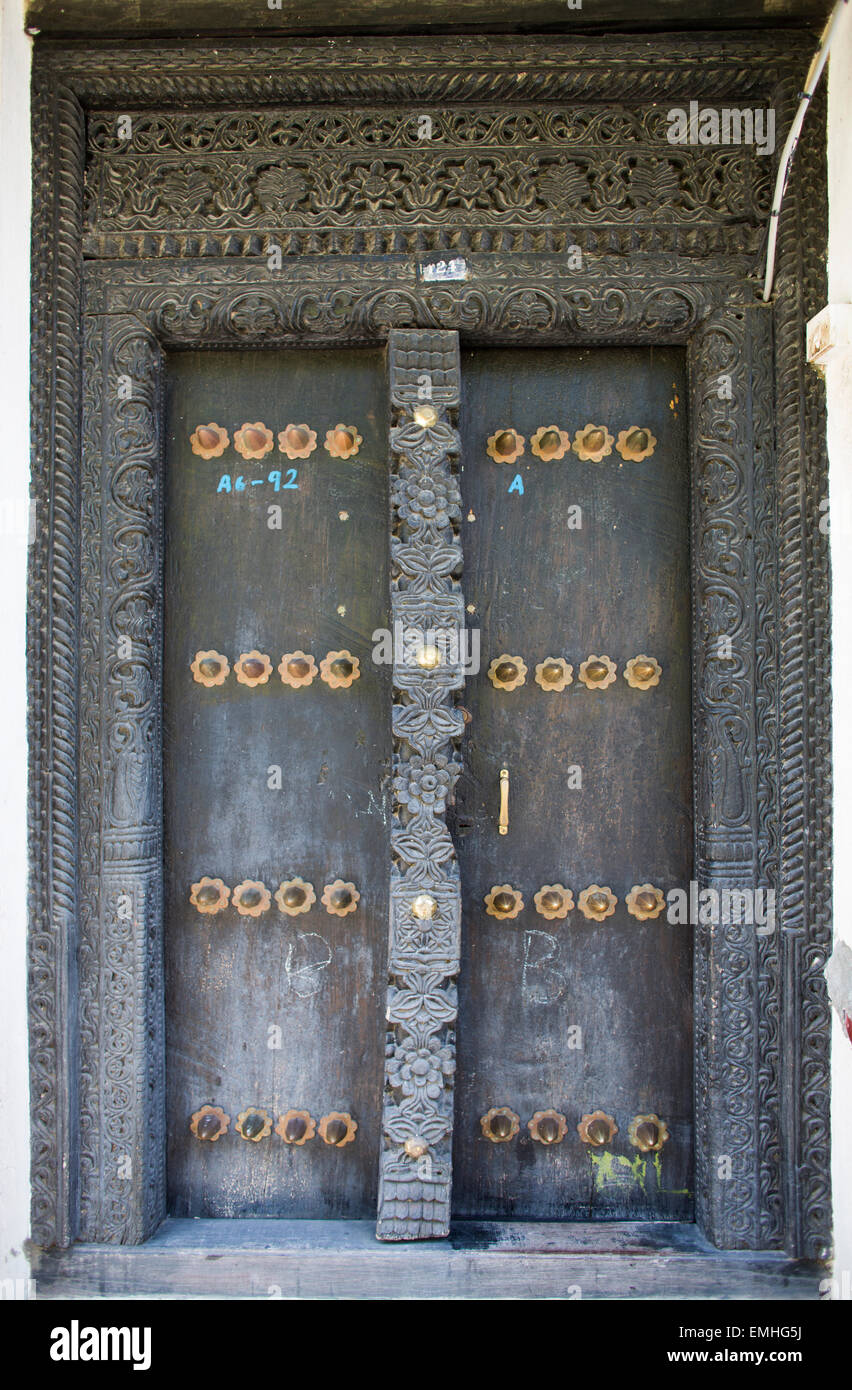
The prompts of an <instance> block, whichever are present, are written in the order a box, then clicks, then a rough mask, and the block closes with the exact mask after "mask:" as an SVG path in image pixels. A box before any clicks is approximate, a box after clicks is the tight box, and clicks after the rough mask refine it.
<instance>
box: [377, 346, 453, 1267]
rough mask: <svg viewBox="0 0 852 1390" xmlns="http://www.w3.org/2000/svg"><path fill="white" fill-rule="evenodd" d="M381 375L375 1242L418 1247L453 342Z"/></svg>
mask: <svg viewBox="0 0 852 1390" xmlns="http://www.w3.org/2000/svg"><path fill="white" fill-rule="evenodd" d="M389 365H390V396H391V408H392V424H391V436H390V443H391V452H392V456H393V476H392V496H393V505H394V513H393V523H392V524H393V539H392V546H393V557H394V578H393V579H392V590H391V605H392V610H393V616H394V623H395V631H396V632H398V633H399V634H400V635H401V643H400V647H401V649H400V650H398V651H396V653H395V663H394V674H393V682H394V720H393V729H394V760H393V772H394V817H393V827H392V830H391V846H392V851H393V856H394V861H395V862H394V867H393V869H392V872H391V890H390V901H391V927H390V953H389V965H388V972H389V982H388V998H387V1020H388V1026H389V1034H388V1048H387V1061H386V1065H385V1101H384V1111H383V1117H382V1128H383V1132H384V1150H383V1154H382V1164H381V1173H380V1181H379V1215H378V1225H377V1228H376V1230H377V1235H378V1236H379V1239H380V1240H422V1239H427V1238H429V1237H434V1236H445V1235H447V1234H448V1233H449V1219H450V1186H451V1150H452V1114H453V1110H452V1087H453V1073H454V1071H455V1042H454V1034H453V1029H454V1024H455V1019H456V1010H457V1001H456V989H455V978H456V976H457V974H458V969H459V936H460V928H461V894H460V888H459V878H458V868H457V865H456V862H455V850H454V848H453V843H452V840H451V839H450V833H449V831H448V829H447V826H446V822H445V818H444V817H445V810H446V804H447V799H448V797H449V796H450V794H451V792H452V789H453V785H454V783H455V780H456V777H457V776H458V772H459V766H458V762H457V761H456V757H455V740H457V739H458V737H459V736H460V734H461V729H462V722H461V717H460V716H459V714H458V711H457V710H456V709H455V708H454V706H453V705H452V703H451V701H452V696H453V691H455V690H458V689H459V688H460V687H461V686H462V684H463V682H464V669H463V662H462V652H463V644H462V641H461V633H462V629H463V627H464V607H463V603H462V595H461V590H460V588H459V583H458V579H457V578H455V577H454V576H455V575H457V574H458V571H459V568H460V565H461V546H460V544H459V540H458V529H457V528H458V521H459V515H460V500H459V485H458V481H457V478H456V475H455V471H454V468H455V461H456V460H457V458H458V453H459V436H458V432H457V430H456V428H455V411H456V410H457V409H458V404H459V348H458V335H457V334H456V333H453V332H402V331H394V332H392V333H391V334H390V342H389ZM424 401H425V402H427V403H428V404H429V405H431V407H432V408H431V409H430V410H429V411H425V410H424V409H423V404H424ZM415 412H417V414H419V419H418V418H417V416H416V414H415ZM424 421H425V423H424ZM424 903H425V904H426V907H425V908H424Z"/></svg>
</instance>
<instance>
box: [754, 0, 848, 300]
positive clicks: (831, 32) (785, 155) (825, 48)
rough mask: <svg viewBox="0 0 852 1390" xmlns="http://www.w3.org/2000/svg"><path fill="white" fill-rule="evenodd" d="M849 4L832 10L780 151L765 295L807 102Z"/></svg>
mask: <svg viewBox="0 0 852 1390" xmlns="http://www.w3.org/2000/svg"><path fill="white" fill-rule="evenodd" d="M847 4H848V0H837V3H836V5H835V6H834V9H833V10H832V12H831V18H830V19H829V21H828V23H827V24H826V26H825V29H824V30H823V35H822V38H821V40H820V46H819V49H818V51H817V52H816V53H815V54H814V57H813V60H812V62H811V65H810V67H809V68H808V75H807V77H806V78H805V85H804V87H803V89H802V92H801V94H800V95H801V100H800V102H799V105H798V107H797V109H796V114H795V116H794V117H793V124H792V125H791V126H790V133H789V135H788V136H787V139H786V140H785V142H784V148H783V150H782V151H781V160H780V162H779V165H778V177H777V178H776V180H775V192H774V194H773V196H772V211H771V212H770V214H769V241H768V243H767V247H766V274H765V276H764V279H763V298H764V299H768V298H769V296H770V295H771V293H772V282H773V280H774V279H775V243H776V241H777V239H778V217H779V214H780V212H781V200H782V198H783V197H784V189H785V188H786V187H787V177H788V175H789V173H790V165H791V164H792V162H793V155H794V154H795V152H796V146H797V144H798V143H799V134H800V132H801V129H802V126H803V124H804V120H805V112H806V111H807V109H808V103H809V102H810V99H811V97H812V96H813V94H814V90H815V89H816V85H817V83H818V82H819V79H820V75H821V73H822V70H823V68H824V67H825V62H826V59H827V57H828V53H829V49H830V48H831V45H832V43H833V42H834V38H835V35H836V33H837V26H838V24H839V23H840V18H841V16H842V14H843V11H844V10H845V8H846V5H847Z"/></svg>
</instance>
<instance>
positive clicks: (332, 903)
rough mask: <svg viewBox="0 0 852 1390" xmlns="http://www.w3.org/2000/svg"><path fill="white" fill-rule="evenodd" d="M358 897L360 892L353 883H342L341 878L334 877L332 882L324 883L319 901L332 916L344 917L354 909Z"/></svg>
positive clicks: (358, 899)
mask: <svg viewBox="0 0 852 1390" xmlns="http://www.w3.org/2000/svg"><path fill="white" fill-rule="evenodd" d="M360 898H361V894H360V893H359V892H358V889H357V888H356V887H355V884H354V883H344V881H343V879H342V878H336V879H335V880H334V882H333V883H327V884H326V885H325V887H324V888H323V890H322V897H321V898H320V902H321V903H322V905H323V907H324V908H325V910H326V912H330V913H331V915H332V917H346V916H347V915H348V913H350V912H354V911H355V909H356V907H357V906H358V903H359V901H360Z"/></svg>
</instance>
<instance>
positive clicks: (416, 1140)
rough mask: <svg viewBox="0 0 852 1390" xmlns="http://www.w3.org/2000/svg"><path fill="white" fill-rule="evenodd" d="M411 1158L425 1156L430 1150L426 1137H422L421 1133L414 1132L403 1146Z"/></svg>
mask: <svg viewBox="0 0 852 1390" xmlns="http://www.w3.org/2000/svg"><path fill="white" fill-rule="evenodd" d="M402 1147H403V1148H404V1149H405V1152H406V1153H407V1154H408V1157H409V1158H423V1156H424V1154H427V1153H428V1152H429V1145H428V1143H427V1142H426V1140H425V1139H421V1137H420V1135H419V1134H414V1135H412V1136H411V1138H410V1139H406V1141H405V1143H404V1144H403V1146H402Z"/></svg>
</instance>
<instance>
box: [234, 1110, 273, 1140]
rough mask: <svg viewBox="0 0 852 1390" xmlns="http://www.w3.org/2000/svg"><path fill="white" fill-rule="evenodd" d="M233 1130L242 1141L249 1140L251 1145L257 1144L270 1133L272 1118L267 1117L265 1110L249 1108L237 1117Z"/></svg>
mask: <svg viewBox="0 0 852 1390" xmlns="http://www.w3.org/2000/svg"><path fill="white" fill-rule="evenodd" d="M234 1128H235V1129H236V1131H237V1133H238V1134H241V1135H242V1137H243V1139H250V1140H251V1142H252V1143H253V1144H258V1143H259V1142H260V1140H261V1139H266V1138H267V1136H268V1135H270V1134H271V1133H272V1117H271V1115H267V1113H266V1111H265V1110H258V1109H254V1108H253V1107H250V1108H249V1109H248V1110H243V1112H242V1114H240V1115H238V1116H237V1123H236V1125H235V1126H234Z"/></svg>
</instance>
